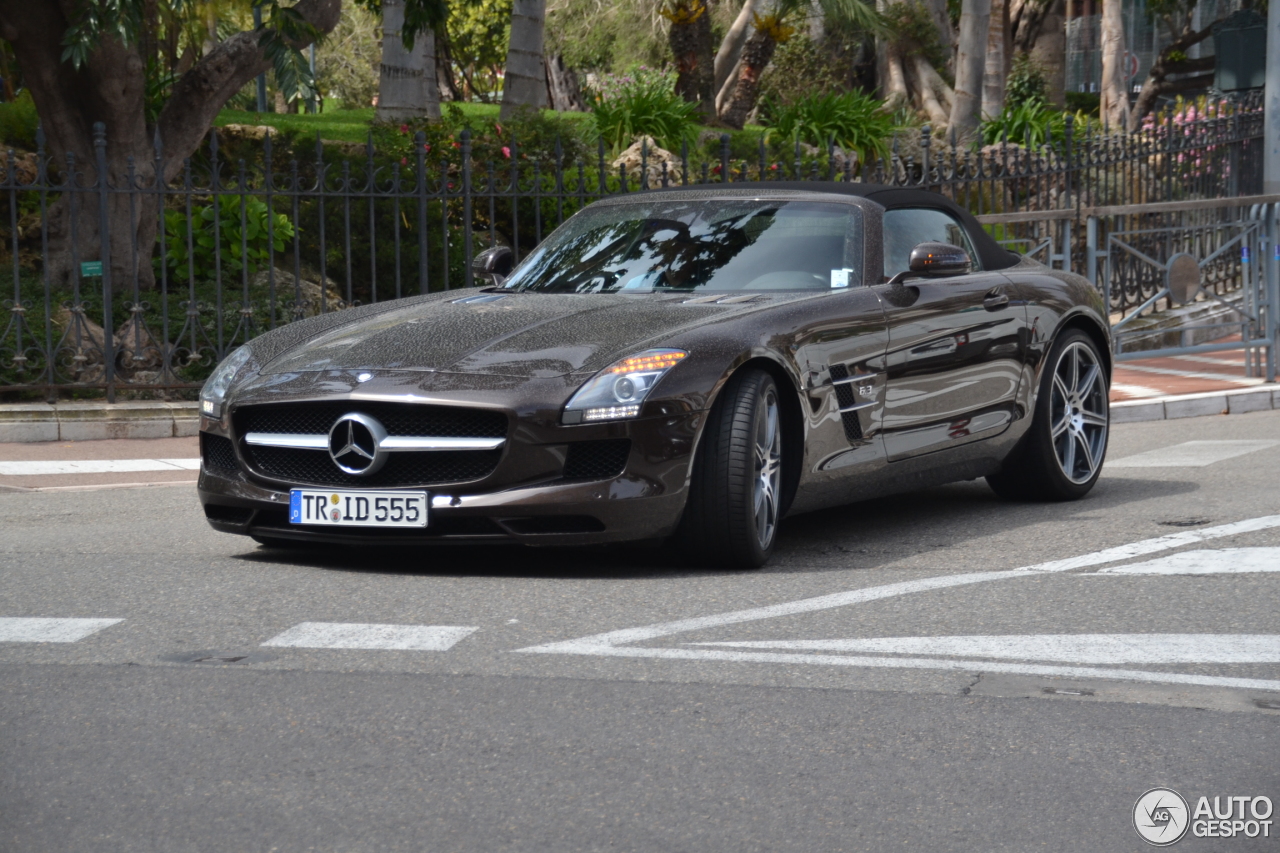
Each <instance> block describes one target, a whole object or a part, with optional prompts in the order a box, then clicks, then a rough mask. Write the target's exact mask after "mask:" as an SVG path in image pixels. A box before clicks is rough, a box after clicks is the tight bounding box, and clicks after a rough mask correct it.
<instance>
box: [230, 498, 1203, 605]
mask: <svg viewBox="0 0 1280 853" xmlns="http://www.w3.org/2000/svg"><path fill="white" fill-rule="evenodd" d="M1199 488H1200V486H1199V484H1198V483H1195V482H1180V481H1169V480H1144V479H1137V478H1129V477H1124V478H1114V479H1105V480H1103V481H1101V482H1100V483H1099V484H1098V486H1097V487H1096V488H1095V489H1094V491H1093V492H1092V493H1091V494H1090V495H1089V496H1088V497H1086V498H1084V499H1083V500H1081V501H1076V502H1071V503H1032V502H1025V503H1023V502H1010V501H1003V500H1001V499H1000V498H998V497H996V495H995V494H994V493H993V492H992V491H991V490H990V489H989V488H987V487H986V485H985V484H983V483H979V482H969V483H953V484H950V485H947V486H939V487H937V488H933V489H925V490H921V491H917V492H909V493H906V494H899V495H890V496H888V497H881V498H876V499H873V500H867V501H860V502H858V503H852V504H846V505H844V506H839V507H833V508H831V509H824V510H819V511H816V512H811V513H806V514H804V515H800V516H795V517H792V518H788V519H786V520H784V522H783V524H782V526H781V531H780V535H781V538H780V540H779V542H778V548H777V551H776V552H775V554H774V557H773V560H772V561H771V562H770V564H769V565H767V566H765V567H764V568H763V569H759V570H754V573H758V574H778V573H784V574H806V573H807V574H812V573H819V572H830V571H849V570H850V569H876V568H880V567H882V566H884V565H888V564H891V563H894V562H897V561H900V560H903V559H905V558H908V557H912V556H915V555H918V554H921V553H929V552H932V551H934V550H936V549H937V548H939V547H955V546H957V545H964V544H965V543H966V542H970V541H972V540H977V539H982V538H984V537H987V536H990V535H992V534H1007V533H1009V532H1010V531H1011V530H1016V529H1018V528H1020V527H1027V526H1031V525H1038V524H1043V523H1045V522H1054V521H1058V522H1065V523H1069V524H1076V523H1088V522H1089V521H1091V520H1094V519H1095V518H1099V517H1103V516H1105V514H1106V513H1108V512H1111V511H1113V510H1115V509H1117V508H1119V507H1123V506H1126V505H1129V504H1133V503H1135V502H1139V501H1147V500H1153V499H1161V498H1169V497H1173V496H1175V495H1180V494H1186V493H1189V492H1194V491H1196V490H1198V489H1199ZM1167 532H1170V531H1169V530H1168V529H1163V530H1162V529H1159V528H1155V527H1154V520H1153V530H1152V533H1151V535H1152V536H1158V535H1161V534H1162V533H1167ZM1059 556H1062V557H1068V556H1073V554H1062V555H1059ZM233 559H237V560H243V561H246V562H250V563H259V564H263V565H274V564H280V565H293V566H304V567H309V568H315V569H326V570H336V571H349V572H362V573H366V572H367V573H372V574H384V575H438V576H444V577H510V578H522V577H527V578H546V579H578V580H590V579H604V578H611V579H615V580H629V579H645V578H661V577H669V578H676V577H681V576H711V575H725V574H750V573H752V571H753V570H741V571H735V570H724V569H713V568H707V567H704V566H699V565H696V564H692V563H691V562H690V561H689V560H687V559H685V558H684V557H683V556H682V555H681V554H680V553H679V552H678V551H677V550H675V549H673V548H671V547H666V548H659V547H656V546H637V545H616V546H594V547H585V548H533V547H524V546H519V545H505V544H501V545H500V544H494V545H479V546H477V545H470V546H468V545H444V544H440V545H432V546H430V547H425V548H376V549H374V548H364V547H351V546H333V545H323V546H310V547H301V548H298V549H288V550H286V549H276V548H254V549H251V550H246V551H245V552H243V553H241V554H238V555H235V556H234V557H233Z"/></svg>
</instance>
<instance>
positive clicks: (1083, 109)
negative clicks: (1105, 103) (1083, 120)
mask: <svg viewBox="0 0 1280 853" xmlns="http://www.w3.org/2000/svg"><path fill="white" fill-rule="evenodd" d="M1066 100H1067V109H1068V110H1070V111H1071V112H1073V113H1083V114H1084V115H1087V116H1094V117H1096V116H1097V115H1098V110H1099V108H1100V105H1101V103H1102V96H1101V95H1099V94H1098V93H1097V92H1067V94H1066Z"/></svg>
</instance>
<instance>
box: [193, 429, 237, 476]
mask: <svg viewBox="0 0 1280 853" xmlns="http://www.w3.org/2000/svg"><path fill="white" fill-rule="evenodd" d="M200 456H201V458H202V459H203V460H204V467H205V469H206V470H209V471H223V472H225V473H228V474H235V473H238V472H239V471H240V466H239V465H238V464H236V450H235V447H233V446H232V444H231V439H229V438H223V437H222V436H220V435H212V434H211V433H207V432H202V433H200Z"/></svg>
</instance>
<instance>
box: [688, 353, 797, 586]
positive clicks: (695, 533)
mask: <svg viewBox="0 0 1280 853" xmlns="http://www.w3.org/2000/svg"><path fill="white" fill-rule="evenodd" d="M782 483H783V479H782V409H781V406H780V405H779V401H778V386H777V384H776V383H775V382H774V381H773V378H772V377H771V376H769V374H767V373H765V372H764V371H762V370H746V371H743V372H741V373H739V374H737V375H735V376H734V377H733V378H732V379H730V380H729V384H728V385H727V386H726V387H725V389H724V391H723V392H722V393H721V394H720V399H719V400H717V401H716V404H715V406H713V407H712V409H711V414H710V415H709V417H708V420H707V426H706V429H705V430H704V432H703V436H702V444H701V446H700V448H699V452H698V455H697V457H696V459H695V460H694V463H693V476H692V478H691V482H690V487H689V501H688V503H687V504H686V505H685V511H684V518H683V519H682V521H681V528H680V534H679V536H678V541H679V542H680V544H681V546H682V547H683V548H684V549H685V551H686V552H690V553H691V554H692V556H695V557H696V558H698V560H699V562H700V563H701V564H703V565H707V564H710V565H713V566H717V567H721V568H743V569H754V568H759V567H760V566H763V565H764V564H765V563H766V562H767V561H768V559H769V556H770V555H771V554H772V553H773V547H774V543H775V542H776V541H777V538H778V522H779V521H780V520H781V500H782Z"/></svg>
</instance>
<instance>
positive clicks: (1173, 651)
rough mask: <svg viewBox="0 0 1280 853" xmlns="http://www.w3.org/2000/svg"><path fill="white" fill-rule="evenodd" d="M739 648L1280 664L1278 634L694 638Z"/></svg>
mask: <svg viewBox="0 0 1280 853" xmlns="http://www.w3.org/2000/svg"><path fill="white" fill-rule="evenodd" d="M689 645H692V646H726V647H729V648H736V649H779V650H785V651H817V652H866V653H875V654H895V655H948V656H952V657H960V656H966V657H975V658H1000V659H1003V660H1032V661H1062V662H1064V663H1088V664H1107V663H1157V664H1177V663H1280V635H1277V634H1025V635H1016V634H1015V635H1006V636H974V637H876V638H871V639H865V640H858V639H852V640H751V641H742V642H719V643H690V644H689Z"/></svg>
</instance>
